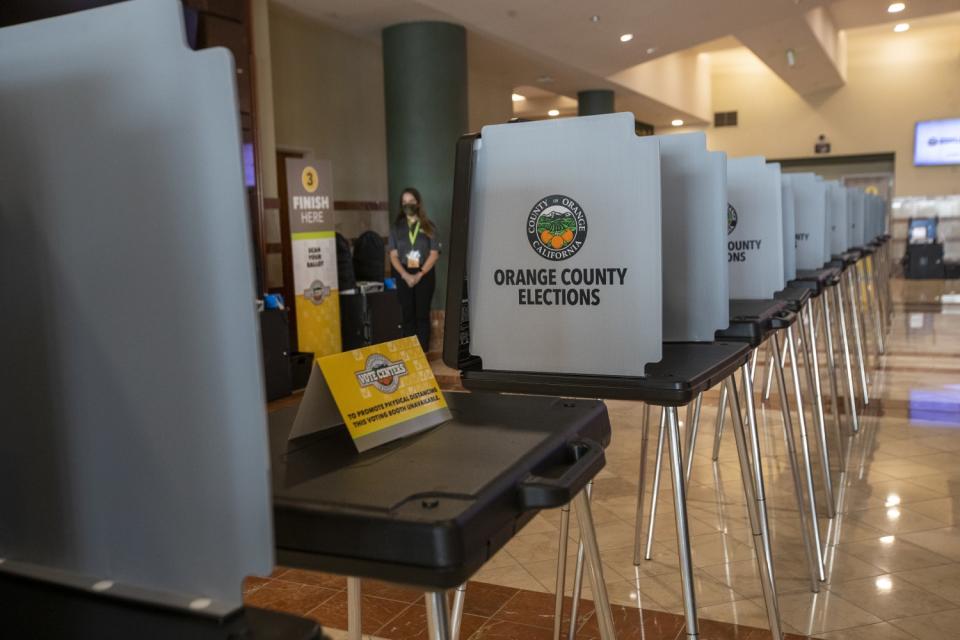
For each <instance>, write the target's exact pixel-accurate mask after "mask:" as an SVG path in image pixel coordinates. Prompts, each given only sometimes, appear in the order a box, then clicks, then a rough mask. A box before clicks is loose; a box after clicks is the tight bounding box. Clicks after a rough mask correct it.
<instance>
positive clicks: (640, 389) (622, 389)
mask: <svg viewBox="0 0 960 640" xmlns="http://www.w3.org/2000/svg"><path fill="white" fill-rule="evenodd" d="M749 357H750V350H749V348H748V347H747V346H746V345H744V344H741V343H739V342H704V343H701V342H665V343H663V354H662V358H661V360H660V362H655V363H652V364H648V365H647V366H646V375H645V376H643V377H639V376H638V377H631V376H603V375H584V374H564V373H539V372H516V371H496V370H485V369H480V368H476V369H473V368H465V369H463V370H461V372H460V381H461V383H462V384H463V386H464V387H466V388H467V389H475V390H485V391H507V390H509V391H514V392H518V393H540V394H545V395H553V396H571V397H580V398H585V397H586V398H605V399H611V400H638V401H641V402H646V403H649V404H653V405H659V406H682V405H685V404H689V403H690V402H692V401H693V400H694V398H696V396H697V394H698V393H701V392H703V391H706V390H708V389H710V388H711V387H713V386H714V385H716V384H718V383H720V382H722V381H723V380H724V379H725V378H727V377H728V376H729V375H730V374H731V373H733V372H734V371H736V369H737V367H739V366H740V365H742V364H743V363H744V362H746V361H747V360H748V359H749Z"/></svg>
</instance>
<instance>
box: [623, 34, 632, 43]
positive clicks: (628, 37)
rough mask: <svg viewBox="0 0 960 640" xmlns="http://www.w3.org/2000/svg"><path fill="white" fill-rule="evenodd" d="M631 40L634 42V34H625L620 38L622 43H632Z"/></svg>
mask: <svg viewBox="0 0 960 640" xmlns="http://www.w3.org/2000/svg"><path fill="white" fill-rule="evenodd" d="M631 40H633V34H632V33H625V34H623V35H622V36H620V42H630V41H631Z"/></svg>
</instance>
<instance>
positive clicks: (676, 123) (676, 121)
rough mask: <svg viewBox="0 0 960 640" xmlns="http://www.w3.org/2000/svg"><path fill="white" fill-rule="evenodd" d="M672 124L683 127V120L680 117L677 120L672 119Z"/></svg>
mask: <svg viewBox="0 0 960 640" xmlns="http://www.w3.org/2000/svg"><path fill="white" fill-rule="evenodd" d="M670 124H672V125H673V126H675V127H682V126H683V120H681V119H680V118H677V119H676V120H671V121H670Z"/></svg>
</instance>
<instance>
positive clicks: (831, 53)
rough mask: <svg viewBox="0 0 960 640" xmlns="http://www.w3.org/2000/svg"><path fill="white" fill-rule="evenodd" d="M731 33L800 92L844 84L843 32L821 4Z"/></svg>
mask: <svg viewBox="0 0 960 640" xmlns="http://www.w3.org/2000/svg"><path fill="white" fill-rule="evenodd" d="M734 36H735V37H736V38H737V39H738V40H740V42H742V43H743V44H744V46H746V47H747V48H749V49H750V50H751V51H752V52H753V53H754V55H756V56H757V57H758V58H760V60H762V61H763V63H764V64H766V65H767V66H768V67H769V68H770V70H771V71H773V72H774V73H776V74H777V75H778V76H780V78H782V79H783V81H784V82H786V83H787V84H788V85H790V86H791V87H792V88H793V90H794V91H796V92H797V93H799V94H800V95H808V94H812V93H816V92H818V91H824V90H828V89H836V88H838V87H841V86H843V85H844V84H845V83H846V75H847V70H846V66H847V63H846V38H845V34H844V33H843V32H842V31H840V30H839V29H837V27H836V25H835V24H834V22H833V18H832V17H831V16H830V14H829V12H828V11H827V10H826V9H824V8H823V7H815V8H813V9H811V10H810V11H808V12H806V13H805V14H802V15H792V16H789V17H787V18H784V19H782V20H778V21H776V22H771V23H768V24H764V25H763V26H760V27H754V28H751V29H745V30H743V31H736V32H734Z"/></svg>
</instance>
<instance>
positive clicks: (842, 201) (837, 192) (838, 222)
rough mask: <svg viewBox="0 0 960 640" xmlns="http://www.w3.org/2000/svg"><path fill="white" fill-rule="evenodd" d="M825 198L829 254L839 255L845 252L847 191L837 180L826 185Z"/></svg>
mask: <svg viewBox="0 0 960 640" xmlns="http://www.w3.org/2000/svg"><path fill="white" fill-rule="evenodd" d="M827 197H828V198H830V252H829V255H830V256H831V257H832V256H836V255H840V254H841V253H843V252H844V251H846V250H847V246H849V245H848V244H847V235H848V228H847V224H848V223H847V209H848V204H847V190H846V188H845V187H844V186H843V185H842V184H840V182H839V181H837V180H830V181H829V182H828V184H827Z"/></svg>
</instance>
